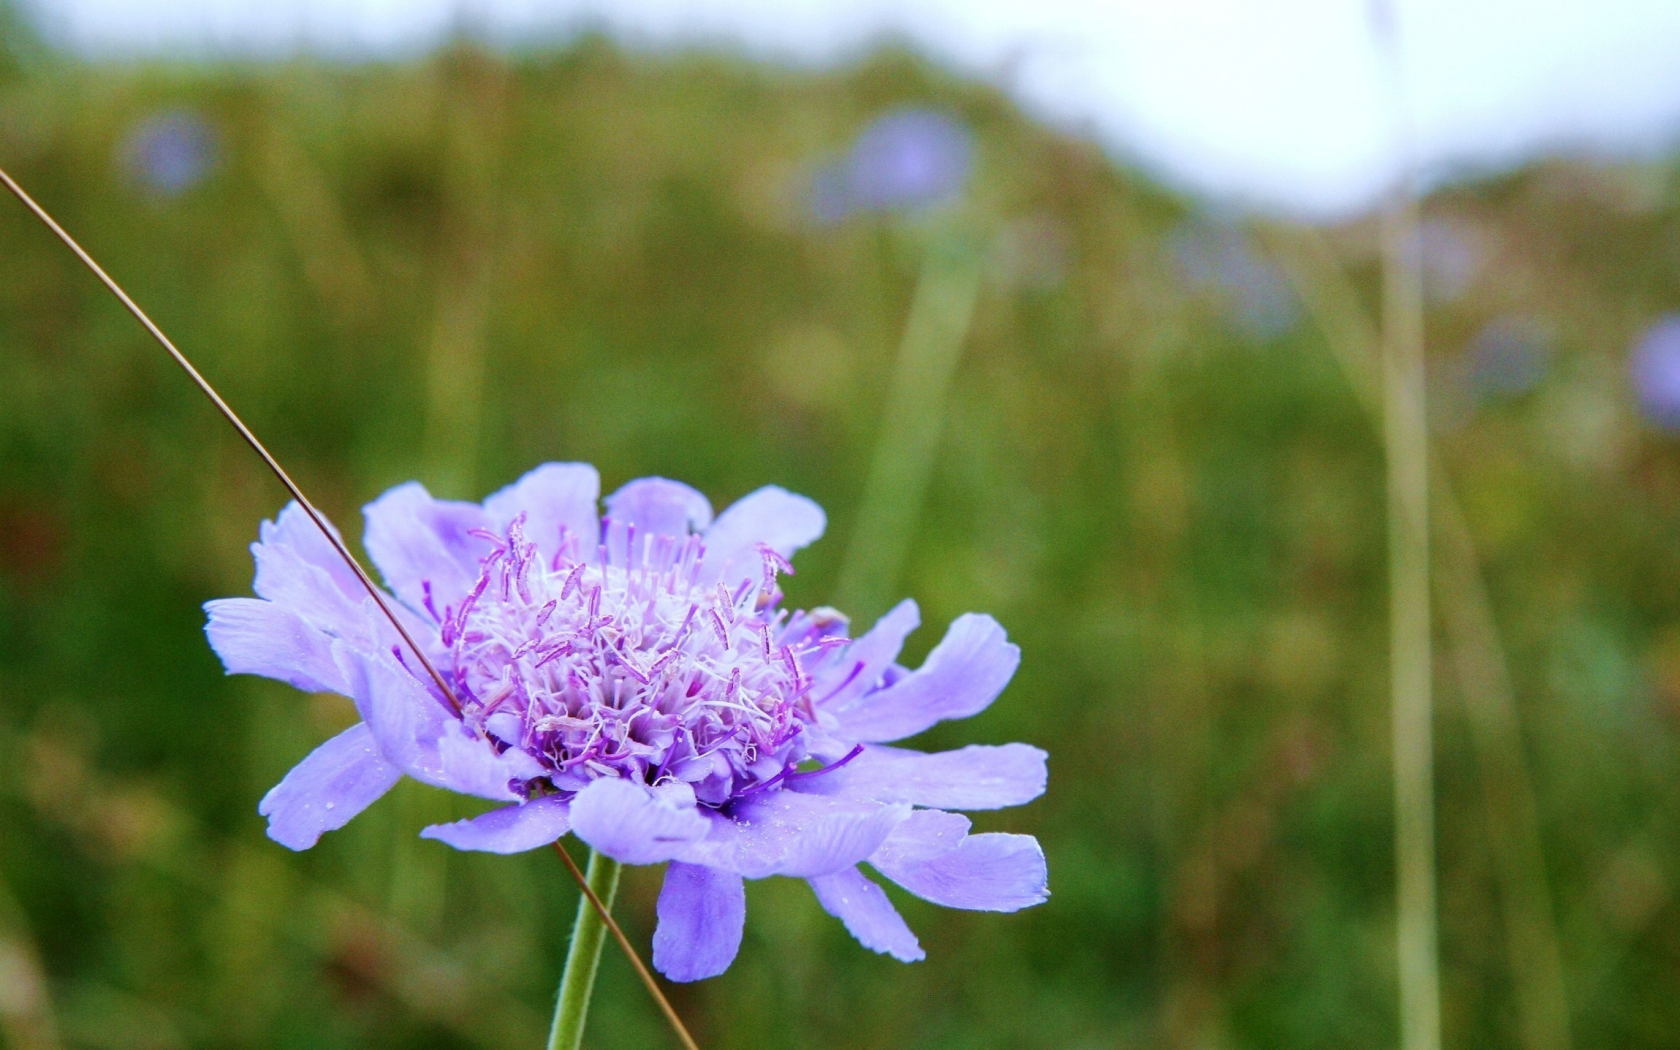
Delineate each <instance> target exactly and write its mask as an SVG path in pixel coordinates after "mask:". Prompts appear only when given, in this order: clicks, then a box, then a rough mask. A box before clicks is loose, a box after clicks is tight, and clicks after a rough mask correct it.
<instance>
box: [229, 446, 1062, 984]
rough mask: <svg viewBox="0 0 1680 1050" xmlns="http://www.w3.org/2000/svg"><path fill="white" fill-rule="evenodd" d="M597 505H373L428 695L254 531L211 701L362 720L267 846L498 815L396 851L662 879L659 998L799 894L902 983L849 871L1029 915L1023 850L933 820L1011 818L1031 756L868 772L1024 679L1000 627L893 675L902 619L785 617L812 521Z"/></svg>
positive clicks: (393, 639) (338, 590)
mask: <svg viewBox="0 0 1680 1050" xmlns="http://www.w3.org/2000/svg"><path fill="white" fill-rule="evenodd" d="M598 493H599V479H598V478H597V476H596V473H595V471H594V469H593V468H591V467H588V466H584V465H581V464H557V463H551V464H547V465H545V466H542V467H539V468H537V469H536V470H534V471H532V472H531V473H529V474H527V475H526V476H525V477H524V478H522V479H520V481H519V482H517V483H516V484H514V485H511V486H509V487H508V488H506V489H503V490H502V491H500V492H498V493H496V494H495V495H493V496H491V497H490V498H489V499H488V500H486V501H485V502H484V503H483V504H482V505H480V504H473V503H457V502H445V501H440V500H434V499H433V498H432V497H431V496H430V495H428V494H427V493H426V491H425V489H423V488H421V487H420V486H419V485H418V484H408V485H402V486H399V487H397V488H395V489H392V490H391V491H389V492H387V493H386V494H385V495H383V496H381V497H380V498H379V499H378V500H376V501H374V502H373V503H372V504H371V505H369V506H368V508H367V510H366V514H367V532H366V535H365V544H366V547H367V550H368V553H369V554H370V555H371V556H372V557H373V559H374V561H375V562H376V563H377V565H378V566H379V568H380V570H381V571H382V573H383V574H384V576H385V580H386V582H387V584H388V585H389V586H390V588H391V590H392V591H393V592H394V594H395V598H394V600H393V601H391V602H390V604H391V606H392V607H393V610H394V611H395V613H396V615H397V616H398V617H399V618H400V619H402V621H403V624H404V627H405V629H406V630H407V631H408V632H409V634H410V635H411V636H412V637H413V638H414V639H415V640H416V641H417V642H418V644H419V645H420V646H421V648H422V649H423V650H425V653H426V656H427V659H428V660H429V661H431V662H432V664H433V665H434V666H435V667H436V668H437V669H438V670H439V671H440V672H441V674H442V676H443V677H444V679H445V681H446V682H447V683H448V684H449V687H450V689H449V694H447V695H446V694H444V693H443V692H442V691H440V690H439V689H438V688H437V687H436V685H435V684H433V682H432V680H431V678H430V676H429V675H428V674H427V673H426V672H425V671H424V670H422V669H421V668H420V667H417V666H415V665H416V663H417V661H416V660H415V658H414V656H413V654H412V653H410V652H408V651H406V650H405V649H404V647H403V645H402V644H401V642H400V639H399V636H398V635H397V632H396V631H395V629H394V628H393V627H392V626H391V624H390V623H389V621H387V620H385V619H384V618H383V616H382V615H381V614H380V613H379V611H378V609H377V607H376V606H375V605H374V603H373V601H372V599H370V598H369V597H368V596H367V594H366V592H365V591H364V590H362V588H361V585H360V584H359V582H358V581H357V580H356V578H355V576H354V575H353V574H352V573H351V571H350V570H349V568H348V567H347V566H345V565H344V564H343V563H342V562H340V561H339V560H338V556H337V554H336V553H335V552H334V551H333V549H332V546H331V545H330V544H329V543H328V542H327V541H326V539H325V538H324V537H322V536H321V535H320V534H319V533H318V532H316V531H315V530H314V526H313V525H312V524H311V523H310V522H309V521H308V519H307V518H306V517H305V516H304V514H303V513H302V511H301V510H300V509H299V508H297V507H296V506H290V507H287V508H286V509H285V510H284V511H282V512H281V514H280V516H279V518H278V519H277V520H276V521H275V522H273V523H268V522H265V523H264V524H263V527H262V531H261V537H260V539H259V542H257V543H256V544H254V545H253V546H252V551H253V553H254V555H255V557H256V563H257V575H256V580H255V583H254V585H253V587H254V589H255V591H256V593H257V595H258V597H257V598H254V599H253V598H228V599H221V600H218V601H213V602H210V603H209V604H208V605H207V606H206V608H207V610H208V612H209V614H210V621H209V625H208V627H207V631H208V633H209V636H210V642H211V644H212V645H213V646H214V647H215V649H216V651H217V652H218V653H219V654H220V655H221V657H222V660H223V662H224V663H225V664H226V665H227V669H228V671H229V672H230V673H250V674H262V675H267V676H269V677H272V678H279V679H281V680H283V681H286V682H290V683H292V684H293V685H296V686H297V687H299V688H301V689H308V690H312V691H320V690H330V691H334V692H339V693H343V694H345V695H346V696H349V697H350V698H351V699H352V700H354V701H355V704H356V707H357V710H358V712H359V713H360V714H361V717H362V721H361V722H359V723H358V724H356V725H355V726H353V727H351V728H350V729H347V730H345V731H344V732H343V733H341V734H339V735H338V736H336V737H334V738H333V739H331V740H329V741H327V742H326V743H325V744H322V745H321V746H320V747H319V748H317V749H316V750H315V751H314V752H313V753H312V754H310V755H309V756H308V757H306V758H305V759H304V760H303V761H302V762H300V763H299V764H298V765H297V766H296V767H295V768H294V769H293V770H292V771H291V772H290V773H289V774H287V776H286V778H285V779H284V780H282V781H281V782H280V784H279V785H277V786H276V787H275V788H274V789H273V790H272V791H270V792H269V793H268V795H267V796H266V797H265V798H264V799H263V801H262V804H261V806H260V807H259V812H261V813H262V814H263V815H265V816H267V817H268V820H269V835H270V836H271V837H272V838H274V839H275V840H276V841H278V842H280V843H282V844H283V845H286V846H289V847H291V848H293V849H305V848H308V847H309V846H312V845H314V844H315V842H316V841H317V840H318V839H319V838H320V836H321V834H322V833H323V832H326V831H329V830H333V829H335V828H339V827H343V826H344V825H345V824H346V823H347V822H348V821H349V820H350V819H351V818H352V817H354V816H355V815H356V814H357V813H359V812H361V811H362V810H363V809H365V808H367V806H369V805H371V804H372V803H373V802H374V801H375V800H376V799H378V798H379V797H380V796H381V795H383V794H384V793H385V792H386V791H388V790H389V789H390V788H391V786H392V785H394V784H395V783H396V782H397V780H398V779H400V778H401V777H402V776H403V775H404V774H407V775H408V776H411V777H414V778H415V779H417V780H420V781H422V782H425V783H428V784H433V785H436V786H438V787H444V788H448V789H450V790H454V791H459V792H463V793H466V794H470V795H476V796H479V797H482V798H487V799H493V800H498V801H503V802H506V803H508V804H507V805H505V806H502V807H501V808H498V809H493V810H491V811H490V812H488V813H486V814H484V815H482V816H479V817H476V818H473V819H471V820H463V821H457V822H455V823H452V824H442V825H434V826H432V827H428V828H426V829H425V830H424V831H422V832H421V835H422V836H424V837H427V838H433V839H438V840H440V841H442V842H445V843H448V844H449V845H451V846H454V847H456V848H458V849H469V850H487V851H490V852H496V853H514V852H519V851H523V850H529V849H535V848H537V847H539V846H544V845H547V844H549V843H551V842H554V841H555V840H556V839H558V838H560V837H561V836H562V835H564V834H566V833H567V832H568V831H571V832H574V833H576V834H577V835H578V837H579V838H581V839H583V840H584V841H585V842H587V843H589V844H590V845H591V846H592V847H594V848H595V849H598V850H600V851H601V852H603V853H605V854H607V855H608V856H610V857H613V858H614V859H616V860H619V861H622V862H625V863H630V864H654V863H660V862H667V861H668V862H670V866H669V868H668V869H667V871H666V875H665V887H664V890H663V891H662V892H661V894H660V898H659V906H658V912H659V927H658V930H657V932H656V933H655V935H654V964H655V965H656V966H657V967H659V969H661V970H662V971H664V972H665V973H666V974H667V975H668V976H670V977H672V978H674V979H676V980H697V979H699V978H702V977H710V976H713V975H715V974H718V973H721V972H723V970H725V969H726V968H727V967H728V966H729V963H730V962H731V961H732V960H733V959H734V957H735V953H736V950H737V949H738V948H739V946H740V941H741V932H742V925H743V923H744V920H745V914H746V903H745V895H744V891H743V885H742V880H743V879H746V878H763V877H766V876H769V875H789V876H795V877H799V878H804V879H807V880H808V881H809V882H810V884H811V886H812V888H813V889H814V890H815V892H816V894H817V898H818V900H819V901H820V902H821V904H822V906H823V907H824V908H825V909H827V910H828V911H829V912H830V913H832V914H834V915H836V916H837V917H839V918H840V919H841V920H842V921H843V922H844V923H845V924H846V927H847V929H849V930H851V932H852V933H853V934H854V935H855V936H856V937H857V938H858V940H860V941H861V942H862V943H863V944H864V945H866V946H867V947H870V948H872V949H874V950H876V951H880V952H886V953H889V954H891V955H893V956H895V957H897V958H899V959H904V960H907V961H908V960H914V959H920V958H921V957H922V951H921V948H920V947H919V946H918V945H917V943H916V938H915V935H914V934H912V933H911V932H910V930H909V928H908V927H907V926H906V925H905V923H904V921H903V919H902V918H900V916H899V915H898V913H897V912H896V911H895V910H894V909H893V907H892V904H891V903H890V902H889V901H888V900H887V897H886V895H885V894H884V893H883V892H882V891H881V889H880V887H879V886H878V885H876V884H875V883H874V882H873V881H871V880H870V879H868V878H867V877H865V876H864V875H863V874H862V872H861V871H860V870H859V869H858V865H859V864H860V863H863V862H868V863H869V864H870V865H871V866H872V867H874V868H875V870H876V871H878V872H879V873H881V874H882V875H885V876H886V877H887V878H889V879H891V880H893V881H894V882H896V883H898V884H899V885H900V886H903V887H904V888H905V889H907V890H909V891H910V892H911V893H914V894H916V895H918V896H921V897H924V898H926V899H928V900H931V901H934V902H935V903H939V904H945V905H948V906H951V907H959V908H977V909H983V910H993V911H1014V910H1016V909H1019V908H1023V907H1026V906H1028V905H1031V904H1037V903H1039V902H1040V901H1042V900H1044V899H1045V897H1046V896H1047V891H1046V889H1045V879H1046V873H1045V864H1044V855H1043V852H1042V851H1041V850H1040V849H1039V846H1038V843H1037V842H1036V841H1035V840H1034V839H1032V838H1031V837H1030V836H1025V835H1006V834H978V835H975V834H969V822H968V820H967V818H965V817H961V816H958V815H957V814H955V813H951V812H946V810H948V809H995V808H1000V807H1004V806H1012V805H1019V804H1021V803H1024V802H1027V801H1030V800H1031V799H1033V798H1036V797H1037V796H1038V795H1039V794H1041V793H1042V792H1043V790H1044V784H1045V755H1044V752H1042V751H1040V750H1038V749H1037V748H1034V747H1030V746H1028V745H1025V744H1005V745H1002V746H997V747H984V746H971V747H967V748H963V749H962V750H959V751H950V752H944V753H939V754H925V753H922V752H917V751H909V750H905V749H901V748H895V747H887V746H884V745H885V744H886V742H888V741H894V740H899V739H902V738H904V737H907V736H911V735H913V734H915V733H919V732H921V731H922V730H924V729H926V728H928V727H929V726H931V725H933V724H934V723H935V722H938V721H940V720H942V719H947V718H962V717H967V716H968V715H972V714H976V713H978V712H979V711H980V710H982V709H984V708H985V707H986V706H987V705H988V704H990V703H991V701H992V700H993V699H994V698H995V697H996V696H997V695H998V693H999V692H1001V691H1002V689H1003V687H1004V686H1005V685H1006V684H1007V683H1008V681H1009V679H1010V677H1011V676H1012V675H1013V674H1014V672H1015V667H1016V664H1017V663H1018V662H1019V651H1018V650H1017V649H1016V648H1015V646H1013V645H1011V644H1009V642H1008V641H1007V639H1006V638H1005V637H1004V633H1003V630H1002V628H1000V627H999V626H998V625H997V623H996V622H995V621H993V620H992V619H991V618H990V617H986V616H975V615H968V616H963V617H961V618H959V619H958V620H957V621H956V622H955V623H953V624H952V625H951V628H950V630H949V631H948V632H947V634H946V636H945V639H944V641H942V642H941V643H940V644H939V645H938V646H937V647H936V648H935V649H934V650H933V652H932V653H930V654H929V655H928V658H927V660H926V661H925V662H924V663H923V665H922V667H921V668H920V669H919V670H916V671H909V670H907V669H905V668H903V667H901V666H899V665H898V664H897V663H896V662H895V661H896V658H897V656H898V652H899V648H900V646H901V644H902V643H903V640H904V638H905V636H906V635H907V634H908V633H909V632H910V631H911V630H913V629H914V628H915V627H916V626H917V623H918V617H917V611H916V607H915V604H914V603H913V602H909V601H906V602H904V603H902V604H901V605H899V606H898V608H896V609H894V610H893V611H892V612H890V613H888V614H887V615H886V616H885V617H883V618H882V619H881V621H880V622H879V623H877V624H876V625H875V627H874V629H872V630H871V631H869V632H868V633H866V634H863V635H862V636H860V637H857V638H852V637H850V635H849V632H848V624H847V621H846V618H845V617H844V616H842V615H841V614H839V613H838V612H835V611H834V610H831V609H816V610H813V611H810V612H794V613H789V612H787V611H785V610H783V609H782V608H781V598H782V594H781V591H780V589H779V587H778V585H777V581H778V579H779V578H780V577H781V576H782V575H786V574H789V573H791V572H792V571H793V568H792V566H791V565H790V564H789V562H788V559H789V558H790V557H791V556H792V554H793V553H794V551H796V550H798V549H799V548H800V547H803V546H804V545H806V544H807V543H810V542H811V541H813V540H815V539H816V538H817V537H818V536H820V535H821V534H822V531H823V526H824V523H825V522H824V516H823V512H822V510H821V508H819V507H818V506H817V505H816V504H815V503H812V502H811V501H810V500H808V499H805V498H804V497H802V496H796V495H793V494H791V493H788V492H785V491H783V490H782V489H778V488H773V487H772V488H764V489H760V490H759V491H757V492H754V493H752V494H751V495H749V496H747V497H746V498H744V499H742V500H741V501H740V502H738V503H736V504H735V505H734V506H732V507H730V508H729V509H728V510H726V511H725V512H724V513H723V514H722V515H720V516H719V517H718V518H717V520H715V521H714V520H713V519H712V511H711V507H710V505H709V504H708V503H707V501H706V499H705V497H703V496H702V495H701V494H700V493H698V492H696V491H695V490H693V489H691V488H689V487H688V486H686V485H681V484H678V483H677V482H674V481H667V480H665V479H663V478H644V479H642V480H640V481H633V482H631V483H630V484H628V485H626V486H624V488H622V489H620V490H619V491H618V492H617V493H615V494H614V495H612V496H610V497H609V498H608V499H607V501H606V502H607V513H606V515H605V517H598V516H597V514H598V512H597V508H596V502H597V495H598Z"/></svg>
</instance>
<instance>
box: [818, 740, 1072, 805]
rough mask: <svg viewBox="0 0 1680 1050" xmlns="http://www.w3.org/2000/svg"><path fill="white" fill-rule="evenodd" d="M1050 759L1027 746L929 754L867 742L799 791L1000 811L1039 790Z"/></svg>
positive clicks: (977, 746) (981, 747) (1041, 791)
mask: <svg viewBox="0 0 1680 1050" xmlns="http://www.w3.org/2000/svg"><path fill="white" fill-rule="evenodd" d="M1049 757H1050V756H1049V755H1047V754H1045V753H1044V752H1043V751H1041V750H1039V749H1038V748H1036V747H1033V746H1031V745H1030V744H1004V745H1002V746H998V747H991V746H986V745H982V744H973V745H970V746H969V747H965V748H962V749H960V750H957V751H940V752H938V753H936V754H931V755H930V754H925V753H923V752H921V751H907V750H904V749H903V748H896V747H886V746H884V745H881V744H872V745H870V746H869V747H866V748H865V749H864V750H863V753H862V754H860V755H858V756H857V757H856V758H855V759H853V760H852V761H850V762H848V763H846V764H845V765H844V766H842V767H840V768H839V769H836V770H834V771H833V772H830V773H824V774H823V775H822V776H819V777H812V778H811V779H810V780H809V781H808V783H807V784H806V785H805V786H802V787H801V788H800V790H802V791H811V792H815V793H818V794H824V795H846V796H849V797H851V798H868V799H873V800H875V801H876V802H910V803H914V804H915V805H918V806H932V807H934V808H937V809H1002V808H1004V807H1005V806H1019V805H1022V804H1023V803H1026V802H1031V801H1032V800H1033V799H1035V798H1037V797H1038V796H1040V795H1042V794H1044V785H1045V782H1046V780H1047V778H1048V775H1049V774H1048V772H1047V770H1046V769H1045V761H1046V759H1048V758H1049Z"/></svg>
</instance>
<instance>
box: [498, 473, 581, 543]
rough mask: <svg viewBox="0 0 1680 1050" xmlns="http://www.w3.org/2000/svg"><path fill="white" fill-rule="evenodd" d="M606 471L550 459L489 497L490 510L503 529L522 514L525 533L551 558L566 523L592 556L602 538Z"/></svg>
mask: <svg viewBox="0 0 1680 1050" xmlns="http://www.w3.org/2000/svg"><path fill="white" fill-rule="evenodd" d="M600 498H601V475H600V474H598V473H596V471H595V468H594V467H592V466H590V465H589V464H587V463H544V464H543V465H542V466H540V467H537V468H536V469H535V470H532V471H530V472H529V473H527V474H526V475H525V476H524V477H522V478H520V479H519V480H518V481H516V482H514V483H513V484H511V485H509V486H508V487H507V488H504V489H502V490H501V491H499V492H497V493H495V494H494V495H492V496H491V497H490V498H489V499H487V500H485V501H484V510H485V513H486V514H488V515H489V516H490V520H491V521H492V522H493V523H494V527H495V529H496V530H498V531H502V530H505V529H506V528H507V527H508V524H509V523H510V522H512V521H513V519H514V518H516V517H518V516H519V515H520V514H524V515H525V535H526V536H527V537H528V538H529V539H530V540H531V541H532V542H534V543H535V544H536V545H537V550H538V551H540V552H541V553H542V556H543V559H544V560H545V561H552V560H553V559H554V555H555V552H556V551H557V550H558V549H559V547H560V529H561V527H562V526H564V527H565V529H566V534H567V535H568V536H575V537H577V540H578V551H579V553H580V555H581V556H583V557H588V556H589V555H590V554H591V553H593V552H594V550H595V544H596V543H598V542H599V541H600V535H599V534H600V527H601V519H600V514H599V510H598V503H599V501H600Z"/></svg>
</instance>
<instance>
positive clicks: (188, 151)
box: [123, 110, 216, 197]
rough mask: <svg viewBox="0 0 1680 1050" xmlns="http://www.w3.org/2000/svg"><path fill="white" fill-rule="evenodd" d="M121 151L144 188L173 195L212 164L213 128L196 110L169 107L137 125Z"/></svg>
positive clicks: (214, 148) (212, 165) (202, 174)
mask: <svg viewBox="0 0 1680 1050" xmlns="http://www.w3.org/2000/svg"><path fill="white" fill-rule="evenodd" d="M123 154H124V157H125V159H126V161H127V164H128V168H129V170H130V171H132V172H133V173H134V175H135V176H136V177H137V178H138V179H139V180H140V181H141V183H143V184H144V185H145V187H146V188H147V189H149V190H151V191H152V192H153V193H156V194H158V195H160V196H164V197H174V196H178V195H179V194H181V193H184V192H186V191H187V190H189V189H191V188H192V187H193V186H195V185H197V184H198V183H199V182H200V181H201V180H202V179H203V178H204V176H205V175H207V174H209V172H210V169H211V168H212V167H214V166H215V163H216V132H215V129H214V128H212V127H211V126H210V125H209V124H208V123H206V122H205V120H204V118H203V117H200V116H199V115H197V114H196V113H191V112H188V111H186V110H171V111H169V112H165V113H159V114H156V115H154V116H151V117H147V118H146V119H145V120H143V121H141V122H140V123H139V124H138V125H136V126H135V128H134V130H133V131H131V132H130V133H129V136H128V140H127V143H126V144H125V146H124V148H123Z"/></svg>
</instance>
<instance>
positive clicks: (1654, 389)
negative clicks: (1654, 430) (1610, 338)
mask: <svg viewBox="0 0 1680 1050" xmlns="http://www.w3.org/2000/svg"><path fill="white" fill-rule="evenodd" d="M1629 365H1630V369H1631V372H1632V378H1633V389H1634V394H1635V396H1637V397H1638V399H1639V407H1640V408H1642V409H1643V410H1644V411H1645V415H1646V417H1647V418H1648V419H1650V420H1651V422H1653V423H1655V424H1657V425H1658V426H1660V427H1663V428H1664V429H1667V430H1680V313H1671V314H1665V315H1663V316H1662V317H1660V318H1658V319H1657V321H1656V322H1655V323H1654V324H1652V325H1651V327H1650V328H1647V329H1646V330H1645V334H1644V335H1642V336H1640V338H1639V342H1638V343H1636V344H1634V348H1633V355H1632V360H1631V361H1630V363H1629Z"/></svg>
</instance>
